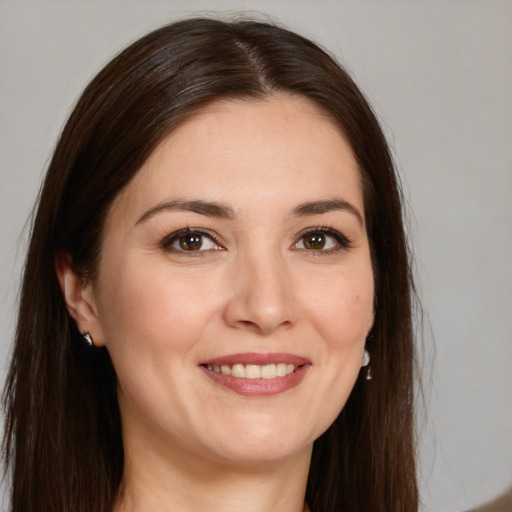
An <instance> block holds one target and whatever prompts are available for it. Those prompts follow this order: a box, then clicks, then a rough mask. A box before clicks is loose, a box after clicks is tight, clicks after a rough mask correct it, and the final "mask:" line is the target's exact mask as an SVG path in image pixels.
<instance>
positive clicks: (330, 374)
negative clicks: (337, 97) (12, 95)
mask: <svg viewBox="0 0 512 512" xmlns="http://www.w3.org/2000/svg"><path fill="white" fill-rule="evenodd" d="M88 286H89V287H90V288H89V292H90V293H89V296H90V297H91V304H92V308H91V311H92V312H93V313H92V314H93V316H94V318H93V320H91V322H89V324H88V326H87V327H88V329H89V330H90V332H91V334H92V335H93V337H94V340H95V342H96V343H97V344H104V345H106V347H107V348H108V351H109V353H110V355H111V357H112V361H113V364H114V367H115V370H116V373H117V376H118V386H119V388H118V393H119V404H120V410H121V416H122V422H123V435H124V437H125V442H130V443H132V444H133V443H134V444H135V445H137V444H138V445H139V446H143V447H144V448H143V449H144V450H148V451H155V450H157V451H160V452H161V453H166V452H169V453H173V456H174V457H179V456H180V454H181V455H182V456H184V457H190V456H191V455H192V456H194V457H196V458H198V457H199V458H208V459H210V460H218V461H219V460H223V461H232V462H233V461H235V462H237V463H240V462H253V461H270V460H277V459H283V458H286V457H290V456H292V455H294V454H297V453H299V452H301V451H302V452H303V451H304V450H309V449H310V447H311V443H312V442H313V441H314V440H315V439H316V438H318V437H319V436H320V435H321V434H322V433H323V432H324V431H325V430H326V429H327V428H328V426H329V425H330V424H331V423H332V422H333V421H334V419H335V418H336V416H337V415H338V413H339V412H340V410H341V409H342V407H343V406H344V404H345V402H346V400H347V398H348V396H349V394H350V392H351V389H352V387H353V385H354V382H355V380H356V378H357V376H358V373H359V371H360V366H361V360H362V357H363V349H364V343H365V338H366V335H367V333H368V330H369V329H370V328H371V324H372V321H373V293H374V285H373V273H372V266H371V260H370V251H369V245H368V239H367V236H366V230H365V224H364V208H363V197H362V189H361V184H360V176H359V172H358V168H357V165H356V162H355V160H354V157H353V155H352V152H351V149H350V147H349V146H348V145H347V143H346V142H345V140H344V138H343V137H342V136H341V135H340V132H339V131H338V129H336V127H335V126H334V125H333V124H332V123H331V122H330V121H329V120H327V119H326V118H325V116H322V115H321V114H320V113H319V112H318V110H317V109H316V108H315V106H314V105H313V104H312V103H310V102H309V101H308V100H306V99H302V98H300V97H291V98H290V97H288V98H282V97H270V98H269V99H268V100H266V101H261V102H252V101H246V102H242V101H223V102H217V103H214V104H213V105H211V106H209V107H207V108H205V109H203V110H202V111H201V112H200V113H199V114H197V115H194V116H192V117H191V118H190V119H189V120H188V121H187V122H185V123H184V124H183V125H181V126H180V127H179V128H178V129H176V130H175V131H174V132H173V133H171V134H170V135H169V136H168V137H167V138H165V139H164V140H163V141H162V143H161V144H160V145H159V146H158V147H157V149H156V150H155V151H154V152H153V154H152V155H151V156H150V158H149V159H148V160H147V162H146V163H145V164H144V166H143V168H142V169H141V170H140V172H139V173H138V174H137V175H136V177H135V178H134V179H133V181H131V182H130V184H129V185H128V186H127V187H126V188H125V189H124V190H123V192H122V193H121V194H120V195H119V196H118V197H117V198H116V200H115V201H114V204H113V206H112V208H111V210H110V212H109V215H108V218H107V221H106V225H105V230H104V239H103V246H102V252H101V257H100V262H99V269H98V274H97V278H96V279H95V281H94V282H93V283H91V284H89V285H88Z"/></svg>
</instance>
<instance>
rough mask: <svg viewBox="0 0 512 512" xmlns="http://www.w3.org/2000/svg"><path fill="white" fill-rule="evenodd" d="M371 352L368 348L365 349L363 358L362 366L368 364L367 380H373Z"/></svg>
mask: <svg viewBox="0 0 512 512" xmlns="http://www.w3.org/2000/svg"><path fill="white" fill-rule="evenodd" d="M369 365H370V352H368V350H366V349H365V350H364V354H363V360H362V361H361V368H363V367H364V366H368V370H367V372H366V380H372V369H371V368H370V366H369Z"/></svg>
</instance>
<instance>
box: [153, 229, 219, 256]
mask: <svg viewBox="0 0 512 512" xmlns="http://www.w3.org/2000/svg"><path fill="white" fill-rule="evenodd" d="M161 245H162V248H163V249H164V250H165V251H171V252H177V253H182V254H183V253H194V252H195V253H198V254H202V253H204V252H206V251H216V250H221V249H222V246H220V245H219V244H217V243H216V242H215V240H214V239H213V235H210V234H208V233H203V232H201V231H196V230H194V231H192V230H190V229H188V228H187V229H185V230H180V231H176V232H175V233H172V234H171V235H169V236H167V237H166V238H164V239H163V240H162V242H161Z"/></svg>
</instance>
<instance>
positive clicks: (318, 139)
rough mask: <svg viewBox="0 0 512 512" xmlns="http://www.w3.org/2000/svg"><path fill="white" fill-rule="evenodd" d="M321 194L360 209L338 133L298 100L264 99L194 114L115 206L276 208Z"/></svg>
mask: <svg viewBox="0 0 512 512" xmlns="http://www.w3.org/2000/svg"><path fill="white" fill-rule="evenodd" d="M333 187H334V188H336V189H337V190H333ZM329 191H332V192H333V193H335V192H336V193H337V194H338V195H339V194H343V195H347V194H348V195H349V196H351V197H350V200H351V201H352V202H354V203H356V205H357V206H360V207H362V190H361V184H360V173H359V170H358V166H357V163H356V161H355V158H354V156H353V153H352V150H351V148H350V146H349V145H348V143H347V142H346V140H345V139H344V137H343V135H342V133H341V130H340V129H339V128H338V126H337V125H336V124H335V123H334V122H333V121H332V120H331V119H330V118H329V117H328V116H327V115H326V114H325V113H324V112H322V111H321V110H320V109H319V108H318V107H317V106H316V105H315V104H314V103H313V102H312V101H310V100H308V99H306V98H303V97H298V96H288V97H282V96H271V97H269V98H267V99H265V100H258V101H255V100H222V101H216V102H214V103H212V104H209V105H208V106H206V107H204V108H202V109H200V110H199V111H197V112H195V113H194V114H193V115H191V116H190V117H189V118H188V119H187V120H186V121H185V122H184V123H182V124H181V125H180V126H179V127H178V128H176V129H175V130H174V131H172V132H171V133H170V134H169V135H167V136H166V137H165V138H164V139H163V140H162V141H161V143H160V144H159V145H158V146H157V148H156V149H155V150H154V151H153V153H152V154H151V155H150V157H149V158H148V159H147V161H146V162H145V164H144V165H143V166H142V168H141V169H140V171H139V172H138V173H137V175H136V176H135V177H134V179H133V180H132V182H131V183H130V184H129V185H128V186H127V187H126V188H125V190H124V191H123V192H122V193H121V194H120V197H118V199H117V200H116V203H120V202H128V205H129V206H130V207H131V208H133V207H135V206H137V205H138V203H144V202H146V203H147V202H148V201H149V202H151V201H153V202H155V201H157V200H158V199H159V198H161V199H165V196H169V195H171V196H175V197H180V196H184V197H187V198H188V197H191V196H198V198H199V197H200V198H202V199H208V200H216V201H219V200H222V201H225V200H226V199H227V200H229V201H234V202H235V203H236V202H238V203H239V205H242V204H243V205H244V206H247V205H249V204H250V203H251V202H253V201H254V200H256V199H259V200H267V201H272V200H274V201H276V200H278V201H280V202H281V203H283V204H284V203H286V202H287V201H286V200H287V199H289V200H290V201H296V202H300V201H307V200H310V199H311V196H315V195H322V196H325V195H326V194H328V193H329ZM256 192H258V193H257V194H256ZM128 205H127V206H128ZM148 206H150V205H148V204H140V208H143V207H148ZM236 206H237V205H236V204H235V207H236Z"/></svg>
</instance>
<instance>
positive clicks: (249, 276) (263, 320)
mask: <svg viewBox="0 0 512 512" xmlns="http://www.w3.org/2000/svg"><path fill="white" fill-rule="evenodd" d="M260 256H261V255H260ZM232 270H233V274H232V280H231V283H232V291H231V294H230V296H229V299H228V301H227V303H226V305H225V309H224V320H225V322H226V323H227V324H228V325H230V326H231V327H233V328H236V329H244V330H249V331H252V332H255V333H258V334H261V335H268V334H272V333H273V332H274V331H276V330H277V329H283V328H289V327H291V326H292V325H293V324H294V323H295V319H296V317H295V313H296V312H295V309H296V308H295V307H294V299H293V280H292V278H291V273H290V269H289V268H288V267H287V265H286V263H285V261H283V258H281V257H279V256H275V255H274V256H270V255H267V256H266V257H263V258H262V257H258V258H256V257H248V258H239V259H238V261H237V262H236V263H234V265H233V269H232Z"/></svg>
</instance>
